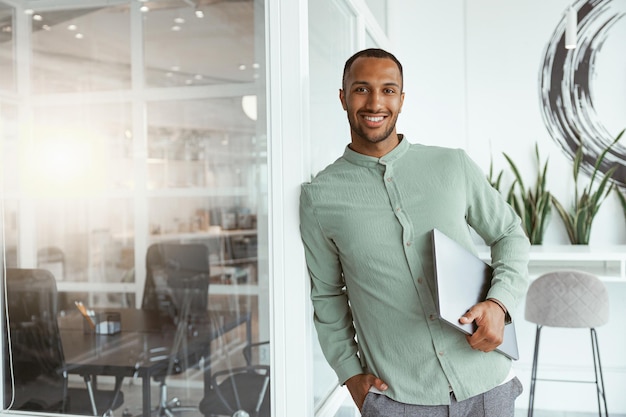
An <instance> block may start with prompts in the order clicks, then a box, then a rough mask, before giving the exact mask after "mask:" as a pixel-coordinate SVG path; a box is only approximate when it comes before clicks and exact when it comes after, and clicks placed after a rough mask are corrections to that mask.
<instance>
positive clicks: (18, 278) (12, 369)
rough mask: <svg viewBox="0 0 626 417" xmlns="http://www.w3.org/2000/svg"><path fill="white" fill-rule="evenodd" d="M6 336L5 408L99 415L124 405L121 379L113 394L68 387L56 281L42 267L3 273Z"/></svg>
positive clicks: (88, 384) (88, 378)
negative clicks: (5, 293)
mask: <svg viewBox="0 0 626 417" xmlns="http://www.w3.org/2000/svg"><path fill="white" fill-rule="evenodd" d="M5 279H6V289H7V297H6V303H7V311H8V317H9V332H8V343H7V345H6V346H7V348H6V350H7V353H9V354H8V355H7V356H5V358H6V361H5V365H6V369H7V372H6V373H5V387H6V389H5V398H6V400H5V406H6V408H8V409H11V410H23V411H41V412H54V413H71V414H82V415H103V414H105V413H109V412H111V411H112V410H114V409H117V408H118V407H120V406H121V405H122V403H123V402H124V393H123V392H122V391H121V386H122V378H118V379H117V380H116V383H115V387H114V389H113V390H100V389H95V388H94V386H93V385H92V384H91V376H90V375H85V376H84V378H85V382H86V388H68V378H67V372H66V368H65V357H64V355H63V345H62V343H61V334H60V332H59V327H58V323H57V289H56V281H55V279H54V277H53V276H52V274H51V273H50V272H49V271H46V270H43V269H7V270H6V275H5Z"/></svg>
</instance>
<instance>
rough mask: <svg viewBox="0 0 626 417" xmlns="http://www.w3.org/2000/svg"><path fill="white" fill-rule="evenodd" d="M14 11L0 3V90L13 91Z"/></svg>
mask: <svg viewBox="0 0 626 417" xmlns="http://www.w3.org/2000/svg"><path fill="white" fill-rule="evenodd" d="M14 14H15V11H14V9H13V8H12V7H10V6H8V5H5V4H3V3H0V90H6V91H15V65H14V64H15V49H14V41H13V39H14V36H13V28H14V26H15V24H14V20H15V17H14Z"/></svg>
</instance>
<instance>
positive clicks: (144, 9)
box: [139, 6, 150, 13]
mask: <svg viewBox="0 0 626 417" xmlns="http://www.w3.org/2000/svg"><path fill="white" fill-rule="evenodd" d="M139 10H140V11H141V12H143V13H146V12H149V11H150V8H149V7H148V6H141V7H140V8H139Z"/></svg>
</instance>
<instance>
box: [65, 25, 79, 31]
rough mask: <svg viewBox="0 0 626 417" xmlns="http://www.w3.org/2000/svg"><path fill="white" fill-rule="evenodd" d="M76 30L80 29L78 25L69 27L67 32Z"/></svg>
mask: <svg viewBox="0 0 626 417" xmlns="http://www.w3.org/2000/svg"><path fill="white" fill-rule="evenodd" d="M76 29H78V27H77V26H76V25H69V26H68V27H67V30H76Z"/></svg>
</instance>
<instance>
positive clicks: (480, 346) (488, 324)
mask: <svg viewBox="0 0 626 417" xmlns="http://www.w3.org/2000/svg"><path fill="white" fill-rule="evenodd" d="M505 316H506V315H505V314H504V311H503V310H502V308H500V307H499V306H498V305H497V304H495V303H493V302H490V301H483V302H481V303H478V304H476V305H475V306H473V307H472V308H471V309H470V310H469V311H468V312H467V313H465V314H464V315H463V316H462V317H461V318H460V319H459V322H460V323H461V324H469V323H475V324H476V330H475V331H474V333H473V334H472V335H467V336H466V337H467V342H468V343H469V344H470V346H471V347H472V349H477V350H482V351H483V352H491V351H492V350H494V349H496V348H497V347H498V346H500V345H501V344H502V341H503V340H504V323H505V319H506V317H505Z"/></svg>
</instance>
